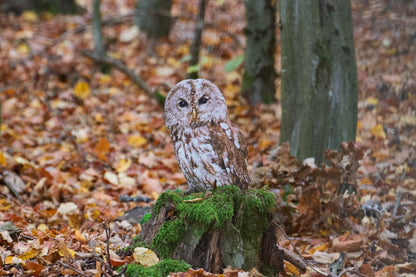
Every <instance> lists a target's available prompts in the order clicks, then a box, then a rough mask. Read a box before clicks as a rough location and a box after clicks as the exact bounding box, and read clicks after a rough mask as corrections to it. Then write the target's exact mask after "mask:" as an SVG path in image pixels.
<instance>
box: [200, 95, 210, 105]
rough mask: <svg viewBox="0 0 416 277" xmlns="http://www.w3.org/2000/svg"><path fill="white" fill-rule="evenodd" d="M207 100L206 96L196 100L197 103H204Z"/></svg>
mask: <svg viewBox="0 0 416 277" xmlns="http://www.w3.org/2000/svg"><path fill="white" fill-rule="evenodd" d="M207 102H208V98H206V97H201V98H200V99H199V100H198V103H199V104H200V105H201V104H205V103H207Z"/></svg>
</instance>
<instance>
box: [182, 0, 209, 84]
mask: <svg viewBox="0 0 416 277" xmlns="http://www.w3.org/2000/svg"><path fill="white" fill-rule="evenodd" d="M204 19H205V0H199V8H198V17H197V19H196V24H195V25H196V26H195V35H194V40H193V42H192V46H191V60H190V61H189V67H188V74H187V76H186V77H187V78H188V79H197V78H198V71H199V67H198V62H199V49H200V47H201V39H202V30H203V29H204Z"/></svg>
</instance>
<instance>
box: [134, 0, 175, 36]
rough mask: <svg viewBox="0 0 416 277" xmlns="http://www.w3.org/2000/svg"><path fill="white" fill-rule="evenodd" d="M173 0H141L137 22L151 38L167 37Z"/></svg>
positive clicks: (138, 5)
mask: <svg viewBox="0 0 416 277" xmlns="http://www.w3.org/2000/svg"><path fill="white" fill-rule="evenodd" d="M171 7H172V0H140V1H138V2H137V10H136V23H137V25H138V26H139V28H140V30H142V31H143V32H145V33H146V34H147V36H148V37H149V38H160V37H167V36H168V35H169V30H170V9H171Z"/></svg>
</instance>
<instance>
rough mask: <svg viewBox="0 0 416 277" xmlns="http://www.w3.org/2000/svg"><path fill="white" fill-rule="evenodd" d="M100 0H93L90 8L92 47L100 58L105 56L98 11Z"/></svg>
mask: <svg viewBox="0 0 416 277" xmlns="http://www.w3.org/2000/svg"><path fill="white" fill-rule="evenodd" d="M100 4H101V0H94V2H93V5H92V7H93V9H92V17H93V21H92V31H93V36H94V48H95V52H96V53H97V55H98V56H99V57H100V58H103V57H104V56H105V49H104V40H103V33H102V31H101V12H100Z"/></svg>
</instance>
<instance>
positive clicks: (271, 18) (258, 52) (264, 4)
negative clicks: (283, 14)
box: [242, 0, 276, 106]
mask: <svg viewBox="0 0 416 277" xmlns="http://www.w3.org/2000/svg"><path fill="white" fill-rule="evenodd" d="M244 3H245V6H246V20H247V26H246V37H247V45H246V49H245V55H244V56H245V57H244V76H243V86H242V91H243V94H244V96H245V97H246V98H248V100H249V102H250V105H251V106H255V105H257V104H260V103H262V102H263V103H271V102H272V101H274V99H275V92H276V88H275V85H274V81H275V79H276V71H275V69H274V53H275V41H276V38H275V36H276V35H275V21H276V15H275V13H276V9H275V4H274V1H272V0H246V1H244Z"/></svg>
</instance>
